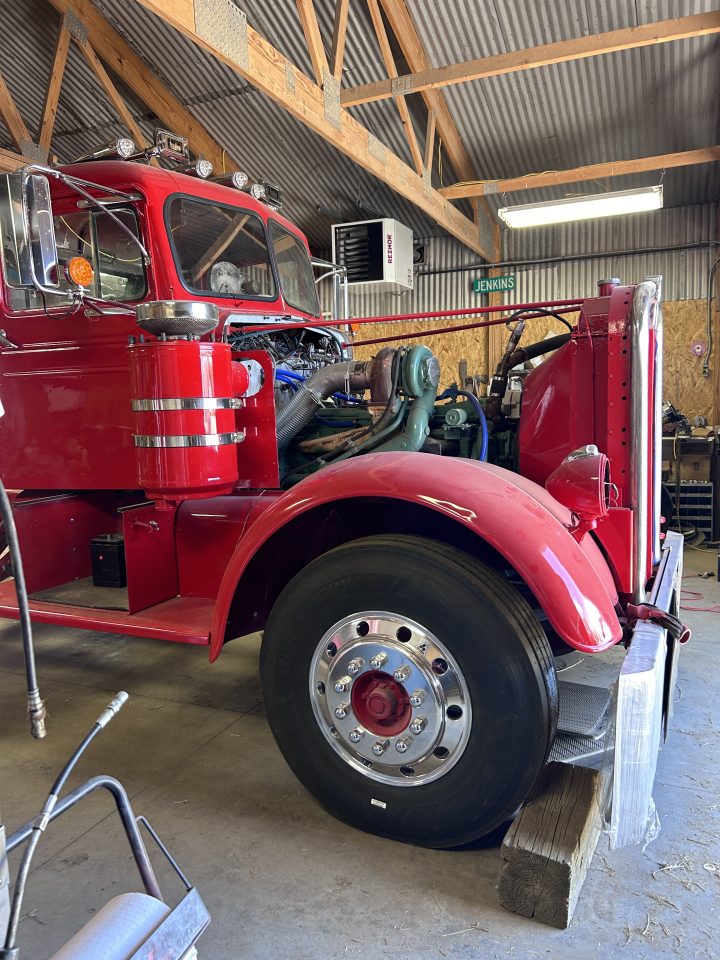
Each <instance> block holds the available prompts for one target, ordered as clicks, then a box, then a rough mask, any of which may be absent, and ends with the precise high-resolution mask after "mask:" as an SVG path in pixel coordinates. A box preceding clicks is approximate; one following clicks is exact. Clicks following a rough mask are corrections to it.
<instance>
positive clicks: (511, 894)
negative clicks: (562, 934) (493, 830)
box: [498, 763, 601, 929]
mask: <svg viewBox="0 0 720 960" xmlns="http://www.w3.org/2000/svg"><path fill="white" fill-rule="evenodd" d="M600 779H601V778H600V773H599V772H598V771H597V770H591V769H589V768H587V767H578V766H573V765H572V764H569V763H549V764H548V765H547V767H546V768H545V769H544V770H543V772H542V774H541V776H540V779H539V781H538V784H537V786H536V788H535V790H534V791H533V794H532V796H531V797H530V799H529V800H528V801H527V802H526V803H525V805H524V806H523V808H522V810H521V811H520V813H519V815H518V816H517V817H516V819H515V821H514V822H513V824H512V826H511V827H510V829H509V830H508V832H507V834H506V836H505V839H504V840H503V843H502V848H501V851H500V852H501V860H502V866H501V868H500V881H499V883H498V897H499V899H500V903H501V904H502V906H503V907H505V908H506V909H507V910H510V911H512V912H513V913H517V914H520V915H521V916H523V917H534V918H535V919H536V920H540V921H541V922H542V923H547V924H549V925H550V926H553V927H559V928H560V929H565V928H566V927H568V926H569V924H570V920H571V919H572V915H573V913H574V911H575V906H576V905H577V901H578V896H579V894H580V890H581V889H582V885H583V882H584V880H585V876H586V874H587V869H588V866H589V865H590V861H591V860H592V856H593V853H594V852H595V847H596V846H597V843H598V839H599V837H600V823H601V821H600V804H599V797H600Z"/></svg>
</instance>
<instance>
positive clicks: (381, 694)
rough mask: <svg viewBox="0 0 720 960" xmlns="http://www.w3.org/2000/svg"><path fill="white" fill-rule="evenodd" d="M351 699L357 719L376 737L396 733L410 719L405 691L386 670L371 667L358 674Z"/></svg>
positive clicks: (403, 727)
mask: <svg viewBox="0 0 720 960" xmlns="http://www.w3.org/2000/svg"><path fill="white" fill-rule="evenodd" d="M350 701H351V703H352V708H353V713H354V714H355V716H356V717H357V719H358V722H359V723H361V724H362V725H363V727H365V729H366V730H369V731H370V732H371V733H375V734H377V735H379V736H386V737H394V736H397V734H398V733H402V731H403V730H404V729H405V728H406V727H407V725H408V723H409V722H410V715H411V713H412V708H411V706H410V699H409V697H408V694H407V691H406V689H405V687H404V686H403V685H402V684H401V683H398V682H397V680H395V678H394V677H391V676H390V674H389V673H382V671H376V670H373V671H372V673H364V674H363V675H362V676H360V677H358V679H357V680H356V681H355V682H354V683H353V687H352V694H351V695H350Z"/></svg>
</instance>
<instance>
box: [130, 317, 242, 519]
mask: <svg viewBox="0 0 720 960" xmlns="http://www.w3.org/2000/svg"><path fill="white" fill-rule="evenodd" d="M137 313H138V326H140V327H141V328H142V329H143V330H145V331H147V332H148V333H150V334H151V335H153V336H154V337H155V338H156V339H147V340H140V341H139V342H133V343H131V344H130V346H129V347H128V352H129V357H130V385H131V405H132V409H133V413H134V441H135V447H136V448H137V464H138V486H140V487H141V489H142V490H144V491H145V493H146V494H147V495H148V497H150V498H151V499H153V500H157V501H159V502H163V501H171V502H172V501H178V500H184V499H191V498H198V497H213V496H217V495H219V494H222V493H229V492H230V491H231V490H232V488H233V487H234V485H235V484H236V482H237V479H238V461H237V446H236V445H237V444H238V443H239V442H240V441H241V440H242V439H243V436H242V434H240V433H238V432H237V431H236V429H235V410H236V409H237V408H238V407H239V406H240V404H241V401H240V400H238V399H236V397H235V391H234V385H233V378H232V364H231V360H230V347H229V345H228V344H226V343H220V342H216V341H204V340H200V337H201V336H203V334H207V333H209V332H210V331H211V330H214V329H215V327H216V326H217V322H218V314H217V307H215V306H214V304H208V303H198V302H194V301H190V302H175V301H160V302H154V303H146V304H142V305H141V306H140V307H138V311H137Z"/></svg>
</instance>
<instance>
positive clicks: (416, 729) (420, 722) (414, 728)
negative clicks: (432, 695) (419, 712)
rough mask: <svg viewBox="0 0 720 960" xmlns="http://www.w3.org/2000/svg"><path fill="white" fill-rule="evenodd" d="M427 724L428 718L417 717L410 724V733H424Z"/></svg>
mask: <svg viewBox="0 0 720 960" xmlns="http://www.w3.org/2000/svg"><path fill="white" fill-rule="evenodd" d="M426 726H427V720H426V719H425V717H415V719H414V720H413V721H412V723H411V724H410V728H409V729H410V733H414V734H415V736H417V735H418V734H419V733H422V732H423V730H424V729H425V727H426Z"/></svg>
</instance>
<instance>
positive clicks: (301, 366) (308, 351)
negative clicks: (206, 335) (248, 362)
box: [229, 327, 352, 413]
mask: <svg viewBox="0 0 720 960" xmlns="http://www.w3.org/2000/svg"><path fill="white" fill-rule="evenodd" d="M229 342H230V345H231V346H232V348H233V350H264V351H265V352H266V353H269V354H270V356H271V357H272V360H273V363H274V365H275V372H276V377H275V407H276V409H277V411H278V413H280V412H281V411H282V410H283V409H284V408H285V407H286V406H287V405H288V403H289V402H290V401H291V400H292V398H293V395H294V394H295V392H296V391H297V386H295V384H297V383H300V382H302V380H308V379H309V378H310V377H311V376H312V375H313V374H314V373H317V372H318V371H320V370H322V369H323V368H324V367H327V366H329V365H330V364H333V363H340V362H342V361H343V360H349V359H351V358H352V346H351V344H350V341H349V340H348V339H347V337H345V335H344V334H343V333H341V332H340V331H339V330H334V329H331V328H329V327H315V328H313V327H306V328H302V329H299V330H278V331H277V333H272V332H265V333H253V332H252V330H247V331H246V332H243V333H236V334H231V335H230V337H229Z"/></svg>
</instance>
